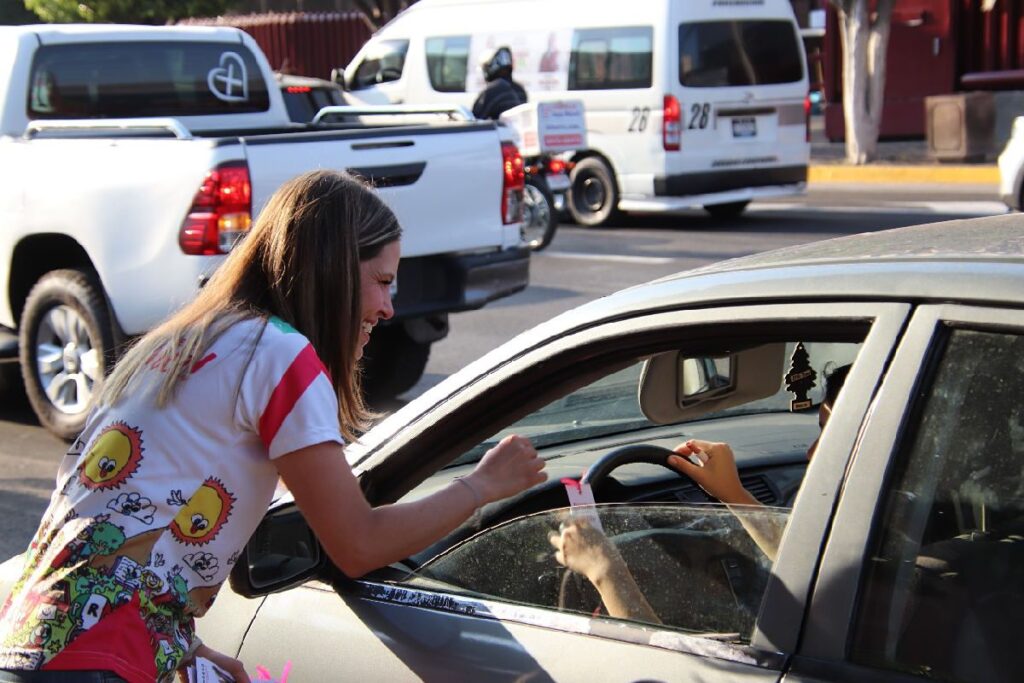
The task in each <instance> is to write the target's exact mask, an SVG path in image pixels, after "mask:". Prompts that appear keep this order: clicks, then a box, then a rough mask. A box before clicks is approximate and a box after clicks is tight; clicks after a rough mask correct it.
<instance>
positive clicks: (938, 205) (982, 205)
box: [749, 201, 1009, 216]
mask: <svg viewBox="0 0 1024 683" xmlns="http://www.w3.org/2000/svg"><path fill="white" fill-rule="evenodd" d="M749 211H752V212H753V211H814V212H826V213H898V214H910V213H934V214H945V215H954V216H996V215H999V214H1003V213H1007V212H1008V211H1009V209H1007V208H1006V204H1003V203H1002V202H982V201H976V202H966V201H950V202H901V203H899V204H881V205H878V206H837V205H834V204H832V205H829V206H815V205H813V204H804V203H798V202H759V203H755V204H752V205H751V206H750V209H749Z"/></svg>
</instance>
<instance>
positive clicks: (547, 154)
mask: <svg viewBox="0 0 1024 683" xmlns="http://www.w3.org/2000/svg"><path fill="white" fill-rule="evenodd" d="M499 121H501V122H502V123H503V124H504V125H507V126H509V127H511V128H512V130H513V131H515V133H516V136H517V137H518V140H519V149H520V150H521V151H522V153H523V167H524V169H525V171H526V174H525V176H526V177H525V182H526V185H525V187H524V188H523V210H524V211H523V212H524V216H523V229H522V230H523V242H524V243H525V244H526V245H527V246H529V248H530V249H532V250H533V251H540V250H541V249H544V248H545V247H547V246H548V245H549V244H551V240H552V239H553V238H554V236H555V230H556V229H557V228H558V217H559V212H560V211H561V207H562V206H563V205H564V204H565V196H566V194H567V193H568V192H569V188H570V187H571V182H570V181H569V171H571V170H572V167H573V163H572V162H571V161H567V160H566V159H565V157H567V156H569V155H571V154H573V153H575V152H576V151H579V150H583V149H586V146H587V129H586V123H585V121H584V111H583V102H581V101H580V100H560V101H551V102H528V103H526V104H521V105H519V106H517V107H513V108H512V109H509V110H507V111H505V112H504V113H503V114H502V115H501V116H500V117H499Z"/></svg>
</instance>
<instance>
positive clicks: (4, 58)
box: [0, 25, 529, 438]
mask: <svg viewBox="0 0 1024 683" xmlns="http://www.w3.org/2000/svg"><path fill="white" fill-rule="evenodd" d="M401 113H402V114H403V116H402V117H396V118H395V120H394V121H391V122H389V121H388V119H387V117H386V116H384V117H380V116H377V117H374V118H373V120H374V121H382V122H383V123H379V124H374V125H369V124H367V123H360V122H359V121H362V120H363V119H360V118H359V117H356V116H354V115H350V116H343V117H338V116H333V117H327V119H324V120H330V119H332V118H333V119H334V120H335V121H336V122H335V123H323V122H320V121H317V122H314V123H310V124H295V123H291V122H290V121H289V117H288V114H287V112H286V109H285V105H284V103H283V100H282V96H281V92H280V87H279V86H278V85H277V83H276V81H275V79H274V76H273V73H272V71H271V70H270V67H269V64H268V63H267V60H266V58H265V57H264V55H263V54H262V52H261V51H260V49H259V47H258V46H257V45H256V44H255V42H254V41H253V40H252V39H251V38H250V37H249V36H248V35H247V34H246V33H244V32H242V31H238V30H236V29H231V28H199V27H180V26H174V27H168V26H164V27H136V26H131V27H129V26H110V25H107V26H76V25H47V26H25V27H3V28H0V159H2V163H0V358H3V359H6V361H7V362H8V364H11V363H14V362H18V363H20V366H21V373H20V374H21V377H22V378H23V381H24V386H25V392H26V394H27V395H28V398H29V401H30V403H31V404H32V408H33V409H34V411H35V412H36V414H37V415H38V417H39V420H40V422H41V423H42V424H43V425H44V426H45V427H46V428H48V429H49V430H51V431H52V432H54V433H56V434H58V435H60V436H62V437H65V438H71V437H73V436H74V435H75V434H77V432H78V430H79V429H80V427H81V425H82V423H83V421H84V417H85V414H86V412H87V410H88V409H89V407H90V404H91V402H92V400H93V398H94V396H95V394H96V390H97V389H98V384H99V383H100V382H101V381H102V377H103V373H104V372H105V370H106V369H107V368H109V365H110V363H111V362H112V361H113V360H115V359H116V356H117V353H118V351H119V349H120V348H122V346H123V343H124V342H125V341H126V340H129V339H130V338H131V337H133V336H135V335H138V334H141V333H143V332H145V331H146V330H147V329H149V328H150V327H151V326H153V325H154V323H156V322H157V321H159V320H160V319H161V318H163V317H165V316H166V315H167V314H168V313H169V312H171V311H172V310H173V309H175V308H176V307H178V306H180V305H181V304H183V303H185V302H187V301H189V300H190V299H191V298H192V297H193V296H194V295H195V293H196V291H197V289H198V288H199V287H201V286H202V284H203V282H204V281H205V279H206V278H207V277H208V276H209V274H210V273H211V272H212V271H213V269H214V268H216V266H217V265H218V263H219V262H220V261H221V260H222V259H223V255H224V254H225V253H226V252H227V251H229V250H230V248H231V245H232V244H233V243H234V240H235V239H236V238H237V237H238V236H239V235H241V234H243V233H244V232H245V231H246V230H247V229H248V227H249V225H250V221H251V219H252V218H254V217H255V216H256V215H257V214H258V212H259V210H260V208H261V207H262V206H263V204H264V203H265V202H266V200H267V199H268V197H269V195H270V194H271V193H272V192H273V191H274V189H275V188H277V187H278V186H279V185H280V184H281V183H282V182H283V181H284V180H286V179H288V178H291V177H293V176H295V175H298V174H299V173H302V172H304V171H307V170H310V169H314V168H336V169H346V170H349V171H351V172H354V173H358V174H360V175H362V176H364V177H366V178H369V179H371V180H372V181H373V182H374V183H375V184H376V185H377V186H378V188H379V191H380V194H381V196H382V198H383V199H384V200H385V201H386V202H387V203H388V205H390V206H391V208H392V209H393V210H394V211H395V212H396V214H397V216H398V218H399V220H400V222H401V223H402V226H403V228H404V238H403V240H402V256H403V258H402V262H401V266H400V268H399V272H398V281H397V291H396V292H395V293H394V302H395V308H396V317H395V320H394V322H393V324H392V325H390V326H388V327H382V328H381V329H379V330H377V331H376V332H375V333H374V339H373V341H372V342H371V347H370V348H369V349H368V350H367V357H368V366H367V376H368V378H367V385H368V390H369V391H370V392H371V394H372V395H374V396H376V397H383V396H388V395H396V394H398V393H401V392H402V391H405V390H407V389H408V388H410V387H411V386H412V385H413V384H415V382H416V381H417V380H418V379H419V377H420V376H421V374H422V372H423V368H424V366H425V365H426V361H427V356H428V353H429V349H430V345H431V343H433V342H435V341H437V340H438V339H440V338H442V337H444V336H445V334H446V333H447V314H448V313H450V312H454V311H462V310H469V309H473V308H478V307H480V306H483V305H484V304H486V303H487V302H489V301H492V300H494V299H497V298H499V297H503V296H507V295H509V294H512V293H514V292H517V291H519V290H521V289H523V288H524V287H525V286H526V284H527V280H528V271H529V251H528V250H527V249H526V248H525V247H524V245H523V243H522V237H521V233H520V221H521V198H522V173H521V161H520V159H519V153H518V150H517V149H516V147H515V145H514V144H512V143H510V142H509V141H507V140H505V139H503V132H502V131H501V130H500V129H499V128H497V127H496V126H495V124H493V123H489V122H477V121H466V120H458V119H459V117H458V116H454V115H452V116H444V117H442V116H433V117H432V119H431V120H426V117H423V116H421V117H420V118H419V119H418V120H417V119H415V118H412V119H411V118H410V116H409V112H408V111H407V110H404V111H402V112H401ZM435 113H436V112H435ZM410 121H412V122H410Z"/></svg>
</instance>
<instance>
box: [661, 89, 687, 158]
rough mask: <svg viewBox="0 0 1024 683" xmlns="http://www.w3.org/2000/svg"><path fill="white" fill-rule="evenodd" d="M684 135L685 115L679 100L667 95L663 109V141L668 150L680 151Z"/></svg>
mask: <svg viewBox="0 0 1024 683" xmlns="http://www.w3.org/2000/svg"><path fill="white" fill-rule="evenodd" d="M682 135H683V116H682V109H681V108H680V106H679V100H677V99H676V98H675V97H674V96H672V95H665V100H664V103H663V105H662V111H661V142H662V145H663V146H664V147H665V151H666V152H678V151H679V146H680V143H681V141H682Z"/></svg>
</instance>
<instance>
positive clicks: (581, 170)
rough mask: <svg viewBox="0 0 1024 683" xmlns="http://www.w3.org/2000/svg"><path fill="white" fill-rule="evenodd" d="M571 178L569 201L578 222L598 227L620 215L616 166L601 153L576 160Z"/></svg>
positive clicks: (571, 211)
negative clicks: (614, 172) (602, 157)
mask: <svg viewBox="0 0 1024 683" xmlns="http://www.w3.org/2000/svg"><path fill="white" fill-rule="evenodd" d="M571 180H572V186H571V187H570V188H569V193H568V196H567V197H566V199H568V201H567V202H566V203H567V204H568V206H569V215H571V216H572V218H573V220H574V221H576V223H577V224H579V225H582V226H585V227H588V228H596V227H598V226H601V225H605V224H606V223H608V221H610V220H611V219H612V218H613V217H614V216H615V215H616V213H617V212H618V205H619V188H618V187H617V186H616V185H615V176H614V175H612V170H611V169H610V168H608V164H606V163H605V162H604V161H602V160H601V158H600V157H587V158H585V159H582V160H581V161H578V162H576V166H575V167H574V168H573V170H572V178H571Z"/></svg>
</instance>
